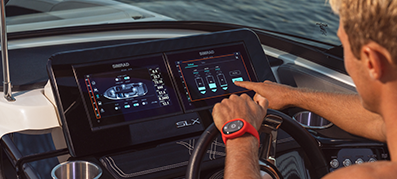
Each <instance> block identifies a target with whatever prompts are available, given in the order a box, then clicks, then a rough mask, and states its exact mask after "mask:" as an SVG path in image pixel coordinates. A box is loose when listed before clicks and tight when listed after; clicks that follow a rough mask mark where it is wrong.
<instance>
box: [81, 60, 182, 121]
mask: <svg viewBox="0 0 397 179" xmlns="http://www.w3.org/2000/svg"><path fill="white" fill-rule="evenodd" d="M148 61H150V62H151V64H145V63H147V62H148ZM153 62H155V63H153ZM74 69H75V73H76V76H77V80H78V82H79V87H80V91H81V93H82V94H83V95H82V96H83V97H84V102H85V107H86V111H87V113H88V115H89V117H90V119H91V125H92V127H93V128H103V127H108V126H112V125H120V124H123V123H131V122H137V121H141V120H142V119H146V118H150V117H154V116H162V115H165V114H170V113H176V112H180V111H181V109H180V105H179V103H178V100H177V97H176V94H175V92H174V89H173V87H172V85H171V82H170V79H169V75H168V73H167V70H166V68H165V65H164V62H163V57H162V56H161V55H158V56H152V57H146V58H139V59H131V60H125V61H119V62H117V63H114V62H113V63H109V64H99V65H94V66H93V65H90V66H76V67H74ZM149 111H150V112H149Z"/></svg>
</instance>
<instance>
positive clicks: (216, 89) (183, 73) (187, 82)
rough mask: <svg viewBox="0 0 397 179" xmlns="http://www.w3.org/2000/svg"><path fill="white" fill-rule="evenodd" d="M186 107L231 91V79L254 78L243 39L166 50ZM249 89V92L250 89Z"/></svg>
mask: <svg viewBox="0 0 397 179" xmlns="http://www.w3.org/2000/svg"><path fill="white" fill-rule="evenodd" d="M167 57H168V59H169V60H170V63H171V64H174V65H173V68H174V69H173V71H174V73H175V76H176V78H179V79H177V84H178V86H179V89H180V91H182V93H184V94H183V95H182V96H183V97H182V98H183V99H182V100H183V102H184V106H185V108H186V109H187V110H189V109H196V108H201V107H209V106H211V105H213V104H215V103H216V102H219V101H221V100H222V99H223V98H224V97H227V96H228V95H230V94H234V93H244V92H249V91H248V90H247V89H245V88H241V87H238V86H236V85H234V82H235V81H257V80H256V77H255V75H254V73H253V68H252V65H251V62H250V60H249V59H248V56H247V54H246V51H245V47H244V45H243V43H238V44H233V45H228V46H220V47H212V48H206V49H199V50H192V51H185V52H179V53H172V54H167ZM250 93H252V92H250Z"/></svg>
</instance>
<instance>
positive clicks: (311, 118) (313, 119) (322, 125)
mask: <svg viewBox="0 0 397 179" xmlns="http://www.w3.org/2000/svg"><path fill="white" fill-rule="evenodd" d="M302 116H306V119H298V118H302ZM292 119H294V120H295V121H297V122H298V123H299V124H300V125H301V126H303V127H305V128H308V129H326V128H328V127H331V126H332V125H333V123H332V122H330V121H328V120H327V119H324V118H323V117H321V116H319V115H317V114H315V113H313V112H310V111H301V112H298V113H296V114H295V115H294V116H293V117H292ZM303 120H304V121H303ZM318 120H320V121H318ZM310 123H318V124H319V125H318V126H314V125H311V124H310Z"/></svg>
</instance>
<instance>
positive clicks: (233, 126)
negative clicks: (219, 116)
mask: <svg viewBox="0 0 397 179" xmlns="http://www.w3.org/2000/svg"><path fill="white" fill-rule="evenodd" d="M243 126H244V123H243V121H239V120H238V121H232V122H229V123H227V124H226V125H225V126H224V127H223V133H224V134H233V133H235V132H237V131H239V130H240V129H241V128H243Z"/></svg>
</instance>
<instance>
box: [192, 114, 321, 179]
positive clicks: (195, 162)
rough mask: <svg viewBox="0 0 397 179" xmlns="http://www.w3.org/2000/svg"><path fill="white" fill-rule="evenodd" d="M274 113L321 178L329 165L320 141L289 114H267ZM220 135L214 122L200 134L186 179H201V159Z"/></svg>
mask: <svg viewBox="0 0 397 179" xmlns="http://www.w3.org/2000/svg"><path fill="white" fill-rule="evenodd" d="M269 115H274V116H278V117H280V118H282V124H281V126H280V127H281V129H283V130H284V131H285V132H287V133H288V134H289V135H290V136H291V137H292V138H294V139H295V141H297V142H298V144H299V145H300V146H301V147H302V148H303V150H304V152H305V153H306V155H307V156H308V158H309V160H310V163H311V164H312V166H313V167H314V169H315V174H316V175H317V176H315V178H321V177H323V176H324V175H326V174H327V173H328V165H327V162H326V160H325V157H324V154H323V152H322V151H321V149H320V147H319V143H318V142H317V140H316V139H314V138H313V136H312V135H310V133H309V132H308V131H307V130H306V129H305V128H303V127H302V126H301V125H299V124H298V123H297V122H296V121H295V120H293V119H292V118H291V117H289V116H288V115H286V114H284V113H282V112H279V111H276V110H272V109H268V110H267V116H269ZM218 135H219V131H218V129H217V128H216V127H215V125H214V123H212V124H211V125H210V126H209V127H208V128H207V129H206V130H205V131H204V132H203V134H202V135H201V136H200V138H199V140H198V141H197V144H196V146H195V147H194V150H193V152H192V155H191V156H190V159H189V163H188V166H187V171H186V177H185V178H186V179H199V178H200V167H201V160H202V158H203V156H204V154H205V153H206V151H207V148H208V146H209V145H210V144H211V143H212V141H213V140H214V139H215V137H217V136H218Z"/></svg>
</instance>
